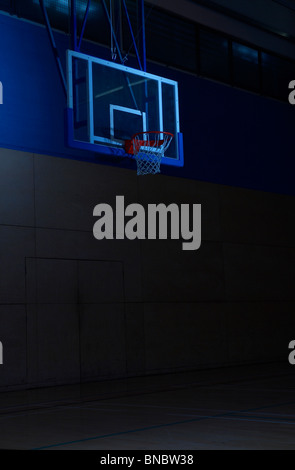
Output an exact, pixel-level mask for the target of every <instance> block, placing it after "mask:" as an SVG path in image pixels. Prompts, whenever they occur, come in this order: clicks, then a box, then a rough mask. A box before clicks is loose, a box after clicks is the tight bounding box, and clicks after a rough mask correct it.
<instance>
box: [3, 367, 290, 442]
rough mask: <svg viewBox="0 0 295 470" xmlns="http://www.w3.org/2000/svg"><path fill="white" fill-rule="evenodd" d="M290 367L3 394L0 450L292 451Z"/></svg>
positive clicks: (98, 383)
mask: <svg viewBox="0 0 295 470" xmlns="http://www.w3.org/2000/svg"><path fill="white" fill-rule="evenodd" d="M294 390H295V375H294V371H293V369H292V366H290V365H288V364H264V365H255V366H240V367H238V368H236V367H231V368H225V369H216V370H204V371H197V372H189V373H179V374H173V375H165V376H153V377H144V378H142V377H141V378H130V379H124V380H112V381H105V382H97V383H87V384H82V385H67V386H59V387H48V388H41V389H34V390H26V391H10V392H3V393H1V394H0V403H1V405H0V421H1V424H0V428H1V434H0V436H1V437H0V448H1V449H48V450H49V449H52V450H58V449H97V450H137V449H141V450H154V449H161V450H164V449H165V450H170V449H173V450H199V449H204V450H214V449H229V450H231V449H232V450H235V449H266V450H270V449H276V450H279V449H294V448H295V432H294V431H295V429H294V425H295V398H294Z"/></svg>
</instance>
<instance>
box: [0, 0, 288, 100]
mask: <svg viewBox="0 0 295 470" xmlns="http://www.w3.org/2000/svg"><path fill="white" fill-rule="evenodd" d="M76 1H77V16H78V31H80V27H81V24H82V21H83V17H84V13H85V8H86V5H87V2H86V0H76ZM105 1H106V5H107V8H109V5H110V3H109V2H110V0H105ZM125 1H126V4H127V7H128V11H129V15H130V20H131V24H132V26H133V28H134V34H135V36H136V39H137V40H138V36H139V34H140V33H139V34H138V33H137V24H138V22H137V7H136V2H135V0H125ZM69 3H70V2H69V0H45V5H46V8H47V12H48V16H49V19H50V22H51V25H52V27H53V28H55V29H58V30H61V31H64V32H65V33H68V32H69V30H70V21H69V14H68V12H69ZM0 10H3V11H6V12H9V13H11V14H13V15H17V16H19V17H21V18H26V19H29V20H30V21H35V22H37V23H41V24H43V23H44V20H43V15H42V12H41V9H40V5H39V0H0ZM145 14H146V26H145V28H146V46H147V58H148V59H149V60H154V61H156V62H159V63H161V64H163V65H166V66H171V67H176V68H178V69H181V70H183V71H184V72H185V71H187V72H192V73H194V74H196V75H200V76H202V77H207V78H212V79H214V80H218V81H220V82H223V83H228V84H230V85H232V86H237V87H239V88H243V89H245V90H250V91H254V92H257V93H261V94H262V95H264V96H269V97H273V98H276V99H279V100H283V101H285V102H286V101H287V99H288V84H289V82H290V81H291V80H294V74H295V61H292V60H290V59H287V58H284V57H279V56H276V55H275V54H272V53H270V52H268V51H265V50H261V49H260V48H258V47H255V46H252V45H251V44H243V43H242V42H241V41H239V40H238V39H235V38H231V37H229V36H227V35H225V34H221V33H219V32H217V31H213V30H211V29H210V28H205V27H203V26H201V25H198V24H196V23H194V22H192V21H189V20H186V19H184V18H180V17H178V16H176V15H174V14H171V13H169V12H167V11H165V10H162V9H159V8H157V7H155V6H154V5H151V4H149V3H148V2H145ZM121 17H122V20H121V21H122V29H123V34H122V36H123V44H122V46H123V49H124V51H123V55H124V54H127V53H130V54H134V52H135V51H134V48H133V47H132V39H131V36H130V34H129V29H128V23H127V21H126V18H125V15H124V13H123V12H122V15H121ZM99 18H101V21H99ZM98 23H99V26H98ZM84 37H85V38H86V39H89V40H92V41H94V42H96V43H98V44H102V45H105V46H108V47H109V46H110V43H111V34H110V28H109V25H108V23H107V21H106V19H105V16H104V12H103V7H102V4H101V2H100V0H92V2H91V8H90V11H89V16H88V21H87V24H86V29H85V33H84ZM120 40H121V38H119V42H120Z"/></svg>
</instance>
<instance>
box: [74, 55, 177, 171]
mask: <svg viewBox="0 0 295 470" xmlns="http://www.w3.org/2000/svg"><path fill="white" fill-rule="evenodd" d="M66 58H67V61H66V62H67V109H66V143H67V145H68V146H69V147H71V148H77V149H81V150H87V151H91V152H95V153H98V154H103V155H110V156H111V155H112V156H118V157H127V158H133V155H130V154H128V153H126V151H125V149H124V145H123V142H122V141H120V140H117V139H115V138H114V113H115V112H128V113H133V114H137V115H141V118H142V126H143V130H146V116H145V113H144V112H140V111H138V110H135V109H131V108H127V107H123V106H117V105H113V104H111V105H110V117H109V125H110V133H111V134H110V135H111V136H112V138H111V139H108V138H105V137H101V136H97V135H95V132H94V112H93V64H100V65H103V66H105V67H110V68H112V69H116V70H119V71H123V72H127V73H128V74H132V75H135V76H138V77H141V78H143V77H144V78H146V79H150V80H154V81H156V82H157V83H158V103H159V109H158V113H159V115H158V119H159V123H160V129H152V130H155V131H165V130H166V129H163V108H162V84H169V85H172V86H173V88H174V90H175V91H174V93H175V125H176V132H175V134H174V139H176V149H177V156H176V157H175V158H172V157H166V156H165V157H163V159H162V163H163V164H164V165H170V166H177V167H182V166H183V164H184V156H183V137H182V133H181V132H180V122H179V98H178V83H177V82H176V81H174V80H170V79H167V78H163V77H160V76H157V75H154V74H150V73H148V72H143V71H142V70H138V69H135V68H131V67H127V66H126V65H121V64H118V63H115V62H110V61H107V60H104V59H100V58H97V57H93V56H90V55H87V54H83V53H81V52H76V51H73V50H67V57H66ZM74 58H76V59H79V60H84V61H86V62H87V94H88V111H87V124H88V141H84V140H83V141H81V140H76V139H75V136H74V89H73V59H74ZM137 130H140V129H134V133H135V132H136V131H137ZM147 130H149V129H147ZM112 133H113V134H112Z"/></svg>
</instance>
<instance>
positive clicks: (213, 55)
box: [199, 29, 230, 82]
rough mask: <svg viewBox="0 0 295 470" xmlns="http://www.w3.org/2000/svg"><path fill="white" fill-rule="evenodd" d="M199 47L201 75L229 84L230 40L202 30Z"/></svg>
mask: <svg viewBox="0 0 295 470" xmlns="http://www.w3.org/2000/svg"><path fill="white" fill-rule="evenodd" d="M199 45H200V73H201V75H204V76H206V77H211V78H215V79H217V80H221V81H223V82H229V80H230V74H229V43H228V39H227V38H225V37H223V36H220V35H219V34H217V33H213V32H211V31H206V30H202V29H201V30H200V32H199Z"/></svg>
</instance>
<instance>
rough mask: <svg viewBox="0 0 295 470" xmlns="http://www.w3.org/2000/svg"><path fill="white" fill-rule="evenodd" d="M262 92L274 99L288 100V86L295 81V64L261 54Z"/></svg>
mask: <svg viewBox="0 0 295 470" xmlns="http://www.w3.org/2000/svg"><path fill="white" fill-rule="evenodd" d="M261 66H262V92H263V94H266V95H269V96H272V97H274V98H278V99H282V100H284V101H285V100H287V99H288V94H289V90H288V85H289V82H290V81H291V80H294V79H295V64H294V63H293V62H291V61H289V60H286V59H282V58H279V57H276V56H273V55H271V54H266V53H265V52H262V53H261Z"/></svg>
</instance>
